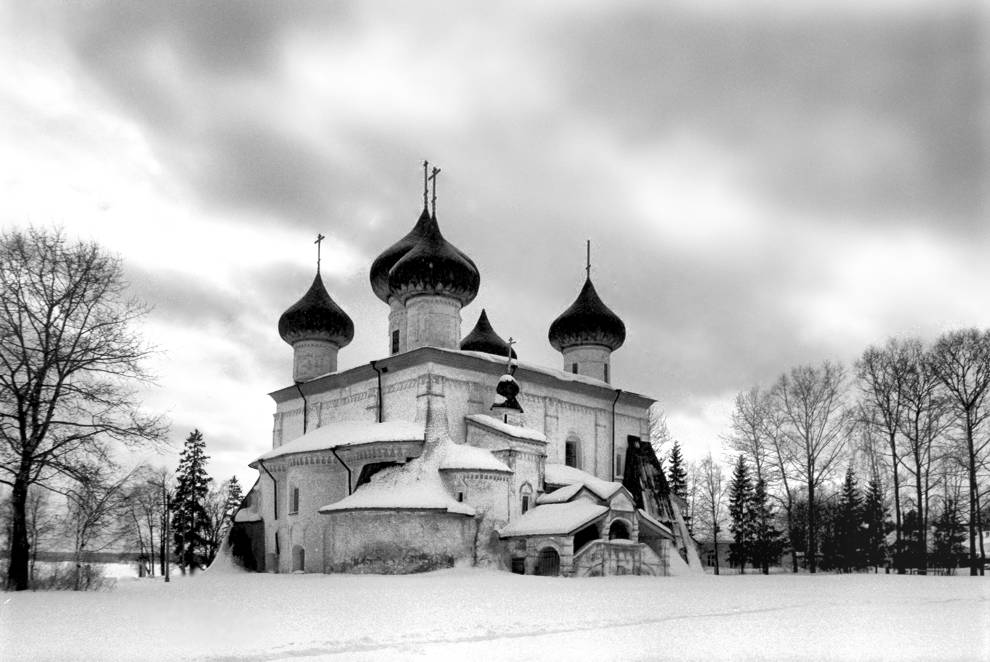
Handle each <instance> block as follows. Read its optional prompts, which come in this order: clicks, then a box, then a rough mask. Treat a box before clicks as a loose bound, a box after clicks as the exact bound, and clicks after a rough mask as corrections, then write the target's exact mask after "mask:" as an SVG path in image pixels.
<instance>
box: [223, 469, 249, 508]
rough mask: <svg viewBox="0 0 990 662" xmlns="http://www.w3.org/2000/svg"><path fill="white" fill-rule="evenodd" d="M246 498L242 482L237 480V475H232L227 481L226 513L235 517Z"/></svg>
mask: <svg viewBox="0 0 990 662" xmlns="http://www.w3.org/2000/svg"><path fill="white" fill-rule="evenodd" d="M243 500H244V494H243V493H242V492H241V484H240V483H239V482H237V476H232V477H231V479H230V480H228V481H227V504H226V506H225V507H224V513H226V515H227V517H231V518H232V517H233V516H234V514H235V513H236V512H237V509H238V508H240V507H241V501H243Z"/></svg>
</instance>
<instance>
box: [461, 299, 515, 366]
mask: <svg viewBox="0 0 990 662" xmlns="http://www.w3.org/2000/svg"><path fill="white" fill-rule="evenodd" d="M461 349H463V350H465V351H468V352H486V353H488V354H494V355H495V356H508V355H509V352H510V351H511V352H512V358H516V350H514V349H510V348H509V343H507V342H505V341H504V340H502V337H501V336H500V335H498V334H497V333H495V329H493V328H492V324H491V322H489V321H488V313H486V312H485V311H484V309H482V311H481V316H480V317H479V318H478V323H477V324H475V325H474V328H473V329H471V333H469V334H467V335H466V336H464V340H462V341H461Z"/></svg>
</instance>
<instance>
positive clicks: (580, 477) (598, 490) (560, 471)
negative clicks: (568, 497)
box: [543, 462, 622, 499]
mask: <svg viewBox="0 0 990 662" xmlns="http://www.w3.org/2000/svg"><path fill="white" fill-rule="evenodd" d="M543 479H544V482H545V483H546V484H547V485H573V484H575V483H580V484H582V485H586V486H587V487H588V489H589V490H591V491H592V492H594V493H595V494H597V495H598V496H599V497H600V498H602V499H609V498H610V497H611V496H612V495H613V494H615V493H616V492H618V491H619V490H620V489H621V488H622V483H615V482H612V481H609V480H603V479H601V478H597V477H595V476H592V475H591V474H589V473H588V472H586V471H581V470H580V469H576V468H574V467H569V466H567V465H566V464H553V463H550V462H548V463H547V465H546V471H545V472H544V474H543Z"/></svg>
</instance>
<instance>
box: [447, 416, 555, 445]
mask: <svg viewBox="0 0 990 662" xmlns="http://www.w3.org/2000/svg"><path fill="white" fill-rule="evenodd" d="M464 418H466V419H467V420H469V421H471V422H473V423H477V424H478V425H482V426H484V427H486V428H490V429H492V430H495V431H496V432H501V433H502V434H506V435H508V436H510V437H515V438H517V439H530V440H532V441H542V442H546V440H547V436H546V435H545V434H543V433H542V432H538V431H536V430H533V429H532V428H524V427H522V426H521V425H512V424H510V423H505V422H503V421H501V420H499V419H497V418H495V417H494V416H489V415H487V414H468V415H467V416H465V417H464Z"/></svg>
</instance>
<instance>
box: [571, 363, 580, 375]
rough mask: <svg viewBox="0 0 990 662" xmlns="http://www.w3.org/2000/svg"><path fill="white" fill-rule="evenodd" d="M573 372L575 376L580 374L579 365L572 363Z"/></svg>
mask: <svg viewBox="0 0 990 662" xmlns="http://www.w3.org/2000/svg"><path fill="white" fill-rule="evenodd" d="M571 372H573V373H574V374H575V375H576V374H578V371H577V363H572V364H571Z"/></svg>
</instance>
